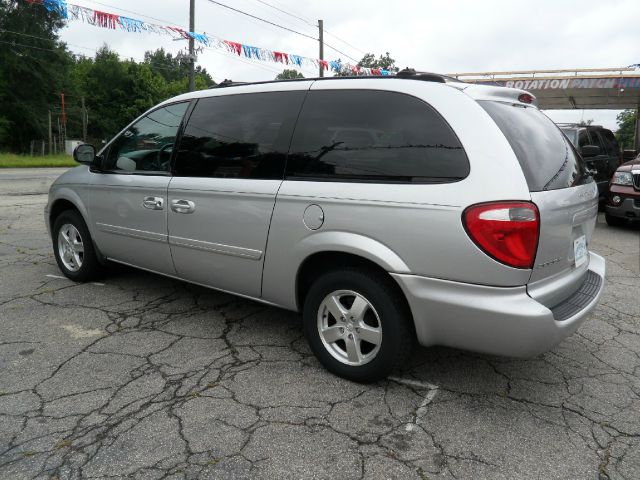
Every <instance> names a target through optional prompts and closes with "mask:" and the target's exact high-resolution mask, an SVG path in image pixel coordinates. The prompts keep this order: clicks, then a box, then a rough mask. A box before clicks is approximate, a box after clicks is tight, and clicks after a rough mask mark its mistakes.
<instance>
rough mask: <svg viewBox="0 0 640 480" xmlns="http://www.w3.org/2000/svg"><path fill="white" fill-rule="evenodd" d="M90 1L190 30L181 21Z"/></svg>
mask: <svg viewBox="0 0 640 480" xmlns="http://www.w3.org/2000/svg"><path fill="white" fill-rule="evenodd" d="M85 1H87V2H89V3H95V4H96V5H102V6H103V7H109V8H114V9H116V10H120V11H121V12H127V13H131V14H133V15H138V16H140V17H144V18H150V19H151V20H155V21H157V22H162V23H166V24H168V25H175V26H176V27H182V28H184V29H185V30H188V27H187V26H186V25H181V24H179V23H175V22H173V21H170V20H164V19H162V18H157V17H152V16H150V15H145V14H144V13H140V12H134V11H133V10H127V9H125V8H120V7H116V6H115V5H110V4H108V3H102V2H96V1H94V0H85Z"/></svg>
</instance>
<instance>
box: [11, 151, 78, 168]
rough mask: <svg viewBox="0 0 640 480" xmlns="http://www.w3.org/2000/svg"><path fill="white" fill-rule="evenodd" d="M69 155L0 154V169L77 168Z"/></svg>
mask: <svg viewBox="0 0 640 480" xmlns="http://www.w3.org/2000/svg"><path fill="white" fill-rule="evenodd" d="M77 166H78V164H77V163H76V162H75V161H74V160H73V158H71V157H70V156H69V155H45V156H44V157H27V156H24V155H14V154H12V153H0V168H36V167H38V168H39V167H77Z"/></svg>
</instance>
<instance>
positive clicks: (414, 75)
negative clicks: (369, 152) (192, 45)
mask: <svg viewBox="0 0 640 480" xmlns="http://www.w3.org/2000/svg"><path fill="white" fill-rule="evenodd" d="M365 78H366V79H370V78H373V79H390V78H402V79H409V80H422V81H425V82H436V83H450V82H455V83H465V82H463V81H462V80H458V79H457V78H453V77H448V76H446V75H440V74H439V73H431V72H417V71H416V70H415V69H413V68H405V69H403V70H400V71H399V72H398V73H396V74H395V75H354V76H349V77H310V78H292V79H284V80H262V81H257V82H234V81H233V80H229V79H224V80H223V81H222V82H220V83H218V84H217V85H214V86H213V87H211V88H224V87H236V86H240V85H259V84H264V83H279V82H283V83H284V82H304V81H331V80H357V79H365Z"/></svg>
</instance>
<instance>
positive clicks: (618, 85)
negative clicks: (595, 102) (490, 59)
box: [476, 77, 640, 90]
mask: <svg viewBox="0 0 640 480" xmlns="http://www.w3.org/2000/svg"><path fill="white" fill-rule="evenodd" d="M476 82H477V83H482V84H486V85H497V86H501V87H510V88H519V89H521V90H573V89H585V88H604V89H623V88H624V89H626V88H640V77H607V78H585V77H581V78H541V79H531V80H492V81H476Z"/></svg>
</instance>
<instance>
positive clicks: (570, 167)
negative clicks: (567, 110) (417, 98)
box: [478, 101, 592, 192]
mask: <svg viewBox="0 0 640 480" xmlns="http://www.w3.org/2000/svg"><path fill="white" fill-rule="evenodd" d="M478 103H480V105H482V107H483V108H484V109H485V110H486V111H487V113H488V114H489V115H491V118H493V120H494V121H495V122H496V124H497V125H498V127H500V130H502V133H504V136H505V137H507V140H508V141H509V144H510V145H511V148H513V151H514V152H515V154H516V157H518V161H519V162H520V167H521V168H522V171H523V173H524V176H525V178H526V179H527V184H528V185H529V190H530V191H532V192H538V191H542V190H558V189H561V188H568V187H574V186H577V185H582V184H584V183H588V182H591V181H592V178H591V177H590V176H589V175H588V174H587V172H586V168H585V165H584V160H583V159H582V157H580V155H579V154H578V153H577V152H576V150H575V148H574V146H573V145H572V144H571V142H569V140H567V137H565V136H564V135H563V134H562V132H561V131H560V129H559V128H558V127H557V126H556V125H555V124H554V123H553V122H552V121H551V120H550V119H549V118H548V117H547V116H546V115H545V114H543V113H542V112H541V111H540V110H538V109H537V108H535V107H525V106H521V105H514V104H508V103H500V102H492V101H481V102H478Z"/></svg>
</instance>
